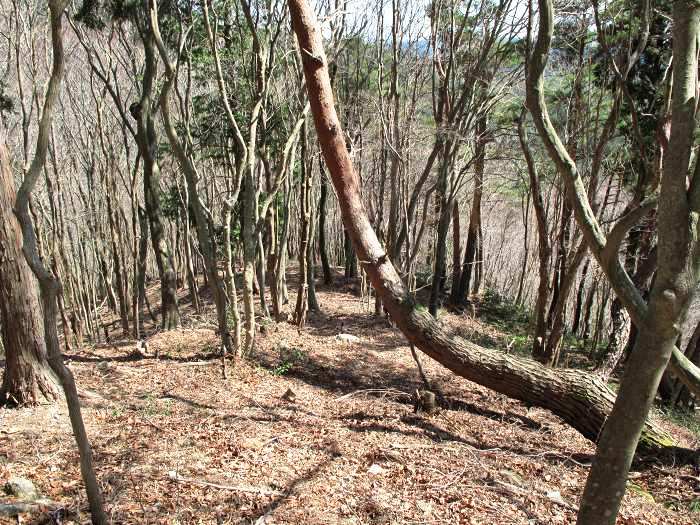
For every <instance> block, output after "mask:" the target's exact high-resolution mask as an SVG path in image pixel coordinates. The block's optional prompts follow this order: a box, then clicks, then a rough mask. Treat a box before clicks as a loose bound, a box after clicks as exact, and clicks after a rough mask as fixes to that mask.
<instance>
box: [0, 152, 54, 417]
mask: <svg viewBox="0 0 700 525" xmlns="http://www.w3.org/2000/svg"><path fill="white" fill-rule="evenodd" d="M0 148H4V146H3V145H2V144H1V143H0ZM0 153H1V154H2V159H0V160H2V161H3V162H2V163H1V165H0V329H1V330H0V331H1V332H2V334H1V335H2V344H3V348H4V349H5V374H4V375H3V380H2V386H1V387H0V405H3V404H6V405H11V406H14V405H35V404H38V403H41V402H44V401H49V402H51V401H55V400H56V399H57V398H58V395H59V390H58V388H59V384H58V378H57V377H56V375H55V374H54V373H53V372H52V370H51V367H50V366H49V363H48V356H47V353H46V343H45V342H44V339H43V338H42V337H41V333H42V330H43V329H42V323H43V320H42V313H41V306H40V304H39V291H38V288H37V284H36V279H35V277H34V275H33V274H32V271H31V269H30V268H29V266H28V265H27V261H26V260H25V259H24V255H23V254H22V232H21V231H20V228H19V224H17V218H16V217H15V216H14V214H13V213H12V208H13V206H14V204H15V187H14V181H13V178H12V171H11V170H10V165H9V161H8V160H7V157H6V156H7V153H6V152H5V151H4V150H3V151H2V152H0Z"/></svg>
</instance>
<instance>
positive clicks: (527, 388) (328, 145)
mask: <svg viewBox="0 0 700 525" xmlns="http://www.w3.org/2000/svg"><path fill="white" fill-rule="evenodd" d="M289 8H290V12H291V17H292V25H293V28H294V31H295V33H296V35H297V39H298V42H299V46H300V48H301V50H302V53H301V56H302V60H303V66H304V75H305V78H306V89H307V93H308V97H309V101H310V103H311V111H312V114H313V117H314V124H315V126H316V132H317V135H318V139H319V142H320V145H321V150H322V152H323V157H324V159H325V162H326V165H327V166H328V170H329V172H330V175H331V179H332V181H333V184H334V186H335V189H336V192H337V195H338V201H339V203H340V207H341V212H342V217H343V224H344V226H345V228H346V231H347V232H348V234H349V235H350V237H351V239H352V242H353V246H354V248H355V251H356V253H357V256H358V258H359V260H360V262H361V264H362V265H363V267H364V269H365V271H366V272H367V275H368V276H369V278H370V280H371V282H372V285H373V286H374V288H375V290H376V291H377V295H378V296H380V297H381V299H382V301H383V303H384V306H385V308H386V310H387V311H388V312H389V315H390V316H391V318H392V319H393V321H394V322H395V323H396V325H397V326H398V327H399V328H400V330H401V331H402V332H403V334H404V335H405V336H406V338H407V339H408V341H409V343H411V344H414V345H415V346H416V347H417V348H419V349H420V350H421V351H423V352H424V353H425V354H427V355H429V356H430V357H432V358H433V359H435V360H436V361H438V362H439V363H440V364H442V365H443V366H445V367H446V368H448V369H450V370H451V371H453V372H454V373H456V374H458V375H460V376H462V377H464V378H466V379H468V380H470V381H473V382H475V383H478V384H480V385H483V386H485V387H487V388H490V389H492V390H495V391H497V392H500V393H501V394H504V395H506V396H508V397H510V398H513V399H518V400H520V401H523V402H524V403H526V404H527V405H530V406H537V407H541V408H544V409H547V410H549V411H551V412H552V413H553V414H555V415H557V416H559V417H560V418H562V419H563V420H564V421H565V422H566V423H568V424H569V425H571V426H572V427H573V428H575V429H576V430H578V431H579V432H580V433H581V434H582V435H583V436H585V437H586V438H588V439H590V440H591V441H596V439H597V437H598V435H599V434H600V430H601V428H602V426H603V424H604V423H605V420H606V417H607V415H608V414H609V413H610V410H611V409H612V405H613V402H614V400H615V394H614V393H613V392H612V391H611V390H610V389H609V388H608V387H607V386H606V385H605V383H603V382H602V381H601V380H600V379H599V378H597V377H596V376H594V375H592V374H589V373H586V372H583V371H578V370H555V369H552V368H548V367H545V366H543V365H540V364H539V363H536V362H534V361H532V360H530V359H526V358H520V357H516V356H512V355H507V354H506V353H504V352H500V351H498V350H493V349H488V348H483V347H481V346H479V345H476V344H474V343H472V342H469V341H466V340H464V339H461V338H459V337H454V336H450V335H448V334H447V332H446V331H445V330H444V329H443V328H442V326H441V325H440V324H439V323H438V322H437V321H436V320H435V319H434V318H433V317H432V316H430V314H429V313H428V311H427V310H426V309H425V308H424V307H422V306H420V305H417V304H416V303H415V301H414V300H413V298H412V297H411V295H410V294H409V292H408V289H407V288H406V287H405V286H404V284H403V282H402V281H401V278H400V277H399V275H398V273H397V272H396V269H395V268H394V266H393V264H392V263H391V261H390V260H389V258H388V256H387V254H386V252H385V251H384V248H383V247H382V245H381V244H380V242H379V240H378V239H377V236H376V234H375V232H374V230H373V228H372V225H371V224H370V221H369V218H368V216H367V212H366V210H365V208H364V205H363V203H362V200H361V194H360V185H359V180H358V177H357V174H356V173H355V170H354V168H353V165H352V162H351V160H350V157H349V154H348V151H347V149H346V147H345V139H344V137H345V135H344V133H343V131H342V129H341V127H340V121H339V119H338V116H337V114H336V110H335V105H334V101H333V94H332V90H331V84H330V79H329V76H328V67H327V65H328V64H327V59H326V56H325V52H324V50H323V46H322V43H321V33H320V31H319V29H318V24H317V21H316V16H315V14H314V12H313V9H312V8H311V7H310V6H309V4H308V3H307V0H289ZM673 444H674V443H673V439H672V438H671V437H670V436H669V435H668V434H666V433H665V432H664V431H662V430H661V429H660V428H659V427H657V426H656V425H654V424H653V423H652V422H650V421H648V422H647V423H646V425H645V428H644V431H643V434H642V438H641V440H640V443H639V447H638V451H639V452H641V453H644V454H651V455H656V454H659V453H662V452H663V451H664V450H665V449H667V448H668V447H673Z"/></svg>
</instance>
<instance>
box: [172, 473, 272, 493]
mask: <svg viewBox="0 0 700 525" xmlns="http://www.w3.org/2000/svg"><path fill="white" fill-rule="evenodd" d="M168 479H170V480H171V481H176V482H178V483H189V484H191V485H199V486H201V487H212V488H215V489H221V490H233V491H235V492H247V493H249V494H260V495H261V496H283V495H284V493H283V492H279V491H277V490H270V489H267V488H264V487H254V486H252V485H221V484H219V483H210V482H209V481H203V480H199V479H192V478H185V477H182V476H180V475H179V474H178V473H177V472H174V471H172V470H171V471H170V472H168Z"/></svg>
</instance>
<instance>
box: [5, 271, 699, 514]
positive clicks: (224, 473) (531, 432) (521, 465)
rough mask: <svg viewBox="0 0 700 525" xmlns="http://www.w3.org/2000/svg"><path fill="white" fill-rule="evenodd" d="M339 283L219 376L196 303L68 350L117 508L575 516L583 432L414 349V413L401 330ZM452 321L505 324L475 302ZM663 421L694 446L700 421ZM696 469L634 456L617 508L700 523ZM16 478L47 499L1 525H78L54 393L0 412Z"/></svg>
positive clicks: (67, 437)
mask: <svg viewBox="0 0 700 525" xmlns="http://www.w3.org/2000/svg"><path fill="white" fill-rule="evenodd" d="M338 286H340V285H338ZM351 291H352V290H350V287H349V286H346V287H345V288H342V289H339V288H334V289H328V288H320V289H319V290H318V297H319V300H320V304H321V308H322V313H321V314H311V315H310V317H309V319H308V322H307V326H306V327H305V328H304V329H303V330H302V331H301V332H299V331H298V330H297V328H296V327H295V326H293V325H292V324H290V323H285V322H282V323H271V322H268V323H266V324H265V325H264V333H261V334H260V335H259V337H258V342H257V349H256V353H255V355H254V356H253V357H252V358H251V359H249V360H245V361H240V360H239V361H238V362H237V363H236V364H235V365H229V367H228V378H227V379H224V378H223V375H222V368H221V359H220V357H219V355H218V350H217V348H218V343H217V337H216V335H215V333H214V330H213V324H212V323H213V312H211V311H210V310H207V311H205V312H204V314H202V315H199V316H196V315H194V314H193V313H192V312H191V310H187V309H183V310H184V311H185V315H184V319H183V321H184V322H183V324H184V328H181V329H179V330H176V331H171V332H161V333H157V332H156V333H154V334H153V335H151V336H150V337H149V339H148V350H149V354H148V355H146V356H145V357H141V356H138V355H135V354H134V350H135V348H136V347H135V343H134V341H132V340H117V335H116V333H115V335H114V337H113V341H114V342H113V343H110V344H100V345H96V346H92V345H86V346H84V347H83V348H81V349H79V350H73V351H71V352H70V353H69V354H67V355H66V359H67V361H68V362H69V363H70V367H71V369H72V370H73V371H74V373H75V376H76V379H77V383H78V385H79V390H80V393H81V398H82V401H83V416H84V418H85V421H86V425H87V430H88V433H89V435H90V438H91V440H92V444H93V448H94V459H95V464H96V468H97V474H98V478H99V479H100V481H101V484H102V487H103V490H104V495H105V500H106V506H107V509H108V512H109V515H110V516H111V518H112V519H113V522H114V523H128V524H141V523H143V524H147V523H148V524H150V523H163V524H185V523H187V524H200V523H201V524H209V523H212V524H214V523H217V524H219V523H221V524H223V523H252V524H256V525H263V524H267V525H271V524H282V523H296V524H332V523H348V524H350V523H357V524H360V523H415V524H419V523H422V524H432V523H450V524H452V523H465V524H489V525H493V524H499V525H506V524H556V523H563V524H564V523H574V521H575V512H576V504H577V501H578V497H579V495H580V494H581V491H582V488H583V484H584V482H585V478H586V475H587V473H588V466H589V464H590V460H591V454H592V453H593V452H594V447H593V445H592V444H591V443H590V442H588V441H586V440H585V439H584V438H582V437H581V436H580V435H579V434H577V433H576V432H575V431H574V430H572V429H571V428H570V427H568V426H566V425H565V424H563V423H562V422H561V421H560V420H559V419H558V418H556V417H554V416H552V415H551V414H549V413H548V412H546V411H544V410H541V409H538V408H527V407H525V406H524V405H523V404H521V403H519V402H516V401H513V400H509V399H508V398H506V397H504V396H502V395H499V394H497V393H494V392H492V391H489V390H487V389H485V388H482V387H480V386H478V385H476V384H474V383H470V382H468V381H465V380H463V379H461V378H459V377H456V376H455V375H453V374H452V373H450V372H449V371H447V370H446V369H444V368H442V367H441V366H440V365H438V364H437V363H435V362H433V361H431V360H430V359H429V358H427V357H422V362H423V365H424V367H425V369H426V373H427V374H428V376H429V378H430V380H431V381H432V383H433V385H434V387H436V388H437V389H439V391H441V392H442V393H444V395H445V398H444V400H443V402H442V404H441V407H440V409H439V410H438V411H437V412H436V413H434V414H425V413H420V412H419V413H416V412H415V410H414V402H413V392H414V391H415V390H416V389H418V388H421V387H422V385H421V382H420V379H419V377H418V374H417V371H416V367H415V363H414V361H413V360H412V357H411V354H410V351H409V348H408V347H407V346H406V344H405V340H404V338H403V337H402V335H401V333H400V332H399V331H398V330H396V329H393V328H391V327H390V326H389V324H388V323H387V321H386V320H382V319H377V318H375V317H374V316H373V315H372V310H373V308H368V305H367V303H366V302H363V301H361V300H360V298H359V297H357V296H356V295H354V294H353V293H350V292H351ZM153 292H154V302H155V301H156V295H155V292H156V290H153ZM290 292H292V290H291V289H290ZM291 295H292V297H291V299H292V300H291V301H290V305H293V304H294V301H293V299H294V293H291ZM290 305H288V306H287V308H291V306H290ZM187 306H188V308H190V307H189V305H187ZM372 306H373V305H372ZM208 308H209V309H210V308H211V307H210V306H209V307H208ZM445 320H446V321H447V322H454V321H456V317H455V316H450V315H448V314H445ZM459 324H460V325H461V326H468V331H469V332H471V333H472V334H482V333H483V334H486V336H487V337H488V338H491V339H496V340H498V339H499V337H502V338H503V340H507V338H508V337H510V336H511V334H502V333H500V332H499V329H498V328H496V327H494V326H493V325H486V324H484V323H482V322H481V321H480V320H479V319H478V316H477V318H472V317H471V315H467V314H465V315H463V316H461V318H460V319H459ZM148 326H150V325H149V324H147V327H148ZM341 333H344V334H352V335H354V336H356V337H357V338H358V341H355V342H346V341H344V340H342V339H343V338H338V335H339V334H341ZM499 334H500V335H499ZM521 335H522V334H521ZM156 351H158V358H156V356H155V355H154V354H155V352H156ZM661 424H662V425H663V426H664V427H665V428H666V429H667V430H669V431H670V432H672V433H673V435H674V436H675V437H676V438H677V439H678V441H679V442H680V443H681V444H683V445H685V446H694V447H697V446H698V443H699V442H700V436H697V435H694V434H693V433H692V432H690V431H688V430H687V429H685V428H683V427H679V426H677V425H674V424H673V423H672V422H669V421H667V420H662V421H661ZM698 475H699V471H698V469H697V467H693V466H680V467H679V466H673V465H661V464H657V465H644V466H636V467H635V468H634V471H633V473H632V475H631V476H630V481H629V489H630V490H628V491H627V495H626V496H625V499H624V503H623V508H622V511H621V513H620V518H619V521H618V523H623V524H676V525H681V524H688V525H691V524H697V523H699V522H700V512H695V511H697V510H700V477H698ZM13 476H20V477H24V478H28V479H30V480H32V481H33V482H34V483H35V485H36V486H37V488H38V489H39V491H40V492H41V493H42V494H43V495H44V496H45V497H47V498H49V499H50V500H52V501H53V502H55V503H56V506H57V507H58V509H59V510H58V511H57V512H54V513H53V514H52V516H53V518H51V517H50V516H49V514H48V513H47V512H37V513H35V514H34V515H31V514H25V515H23V516H22V518H21V520H19V521H18V519H17V518H13V519H12V520H9V521H7V522H8V523H18V522H20V523H89V515H88V514H87V505H86V501H85V495H84V491H83V489H82V483H81V480H80V471H79V467H78V458H77V451H76V448H75V444H74V441H73V438H72V435H71V430H70V425H69V422H68V417H67V411H66V408H65V406H64V404H63V403H59V404H55V405H51V406H40V407H36V408H22V409H19V410H9V409H0V482H4V481H5V480H7V479H8V478H10V477H13ZM7 501H9V500H6V502H7ZM2 519H3V518H0V522H2V521H1V520H2ZM52 520H53V521H52Z"/></svg>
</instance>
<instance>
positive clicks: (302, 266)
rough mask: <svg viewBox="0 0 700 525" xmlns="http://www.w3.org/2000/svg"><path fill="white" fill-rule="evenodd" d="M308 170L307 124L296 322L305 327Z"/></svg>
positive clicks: (303, 140) (303, 139) (303, 134)
mask: <svg viewBox="0 0 700 525" xmlns="http://www.w3.org/2000/svg"><path fill="white" fill-rule="evenodd" d="M309 175H310V174H309V173H308V170H307V148H306V123H305V124H304V125H303V126H302V128H301V181H300V184H299V254H298V255H299V288H298V291H297V304H296V308H295V309H294V322H295V323H296V324H297V326H298V327H299V328H303V327H304V323H305V322H306V312H307V310H308V306H309V302H308V301H309V272H308V263H309V245H310V242H311V239H310V233H311V202H310V198H311V177H310V176H309Z"/></svg>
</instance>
